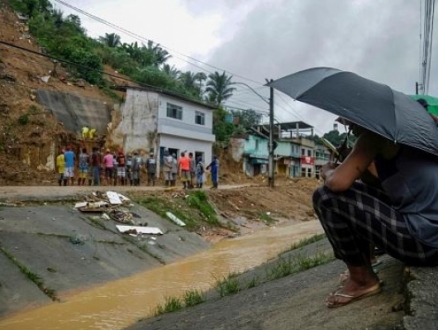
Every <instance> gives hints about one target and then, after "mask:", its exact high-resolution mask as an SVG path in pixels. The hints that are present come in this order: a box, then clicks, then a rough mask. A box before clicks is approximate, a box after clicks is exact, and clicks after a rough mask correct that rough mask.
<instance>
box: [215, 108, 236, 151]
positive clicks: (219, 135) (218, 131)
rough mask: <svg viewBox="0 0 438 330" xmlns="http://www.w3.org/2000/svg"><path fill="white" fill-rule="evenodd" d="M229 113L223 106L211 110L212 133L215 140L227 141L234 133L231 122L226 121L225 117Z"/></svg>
mask: <svg viewBox="0 0 438 330" xmlns="http://www.w3.org/2000/svg"><path fill="white" fill-rule="evenodd" d="M228 115H229V113H228V112H227V111H226V110H224V109H223V108H218V109H216V110H214V112H213V134H214V135H216V141H217V142H225V143H226V142H228V141H229V139H230V137H231V136H232V135H233V133H234V125H233V123H228V122H227V121H226V117H227V116H228Z"/></svg>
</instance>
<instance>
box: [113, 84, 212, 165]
mask: <svg viewBox="0 0 438 330" xmlns="http://www.w3.org/2000/svg"><path fill="white" fill-rule="evenodd" d="M117 89H118V90H124V91H126V95H125V102H124V103H123V104H122V106H121V109H120V112H121V120H120V123H119V124H118V126H117V127H116V128H115V129H114V132H113V140H115V139H116V140H118V141H119V144H120V145H122V146H123V149H124V150H125V152H132V151H135V150H138V151H140V152H141V153H143V154H146V153H149V152H151V151H153V152H154V154H155V156H156V157H157V159H158V160H160V161H158V162H157V163H158V167H159V168H158V169H157V172H158V173H160V167H161V164H162V158H163V153H164V150H165V149H168V150H169V152H170V153H171V154H173V153H175V154H176V155H177V156H179V154H180V153H181V152H183V151H186V152H192V153H193V154H194V155H195V157H198V156H202V158H203V160H204V162H210V160H211V157H212V147H213V142H214V141H215V136H214V135H213V110H214V109H216V108H215V107H213V106H210V105H208V104H205V103H202V102H200V101H196V100H192V99H190V98H188V97H184V96H181V95H178V94H175V93H172V92H168V91H163V90H159V89H153V88H143V87H131V86H121V87H118V88H117Z"/></svg>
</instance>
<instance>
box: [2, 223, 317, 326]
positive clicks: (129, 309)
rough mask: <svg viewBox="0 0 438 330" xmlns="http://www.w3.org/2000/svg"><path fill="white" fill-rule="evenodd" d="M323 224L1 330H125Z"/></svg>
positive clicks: (84, 296)
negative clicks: (177, 298) (172, 300)
mask: <svg viewBox="0 0 438 330" xmlns="http://www.w3.org/2000/svg"><path fill="white" fill-rule="evenodd" d="M321 232H322V229H321V227H320V225H319V222H318V221H309V222H303V223H296V224H289V225H286V226H281V227H276V228H268V229H266V230H261V231H258V232H256V233H254V234H251V235H247V236H243V237H239V238H235V239H232V240H225V241H221V242H220V243H218V244H216V245H214V246H213V247H212V248H211V249H209V250H207V251H204V252H202V253H199V254H197V255H194V256H192V257H189V258H186V259H183V260H180V261H178V262H175V263H173V264H170V265H166V266H163V267H159V268H156V269H153V270H150V271H148V272H144V273H140V274H137V275H135V276H132V277H129V278H124V279H121V280H119V281H115V282H110V283H107V284H105V285H102V286H99V287H95V288H93V289H90V290H88V291H84V292H81V293H78V294H74V295H70V296H66V297H62V303H52V304H49V305H46V306H42V307H40V308H37V309H34V310H31V311H27V312H23V313H19V314H17V315H15V316H13V317H10V318H7V319H4V320H1V321H0V328H1V329H4V330H6V329H9V330H10V329H14V330H23V329H26V330H28V329H44V330H51V329H62V330H68V329H74V330H76V329H105V330H108V329H123V328H124V327H126V326H128V325H130V324H133V323H135V322H136V321H137V320H138V319H139V318H142V317H146V316H150V315H152V314H153V312H154V310H155V308H156V306H157V305H158V304H162V303H163V302H164V299H165V297H166V296H172V297H174V296H180V295H181V294H182V293H183V292H184V291H187V290H192V289H198V290H207V289H210V288H211V287H212V286H213V285H214V283H215V279H217V278H222V277H223V276H226V275H227V274H229V273H231V272H241V271H245V270H248V269H250V268H253V267H255V266H258V265H260V264H262V263H264V262H265V261H267V260H268V259H271V258H273V257H275V256H277V254H278V253H280V252H283V251H284V250H286V249H288V248H289V247H290V246H291V244H293V243H295V242H298V241H299V240H301V239H303V238H305V237H309V236H312V235H314V234H317V233H321Z"/></svg>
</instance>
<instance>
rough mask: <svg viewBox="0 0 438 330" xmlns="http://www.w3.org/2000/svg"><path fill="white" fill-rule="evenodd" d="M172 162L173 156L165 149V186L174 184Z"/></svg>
mask: <svg viewBox="0 0 438 330" xmlns="http://www.w3.org/2000/svg"><path fill="white" fill-rule="evenodd" d="M172 164H173V157H172V155H170V154H169V151H168V150H165V151H164V157H163V174H164V180H165V184H164V185H165V186H166V187H167V186H171V185H172V180H173V178H172Z"/></svg>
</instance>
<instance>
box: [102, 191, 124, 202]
mask: <svg viewBox="0 0 438 330" xmlns="http://www.w3.org/2000/svg"><path fill="white" fill-rule="evenodd" d="M106 196H107V197H108V199H109V202H110V204H112V205H119V204H122V200H121V198H120V197H119V194H118V193H116V192H114V191H107V192H106Z"/></svg>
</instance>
